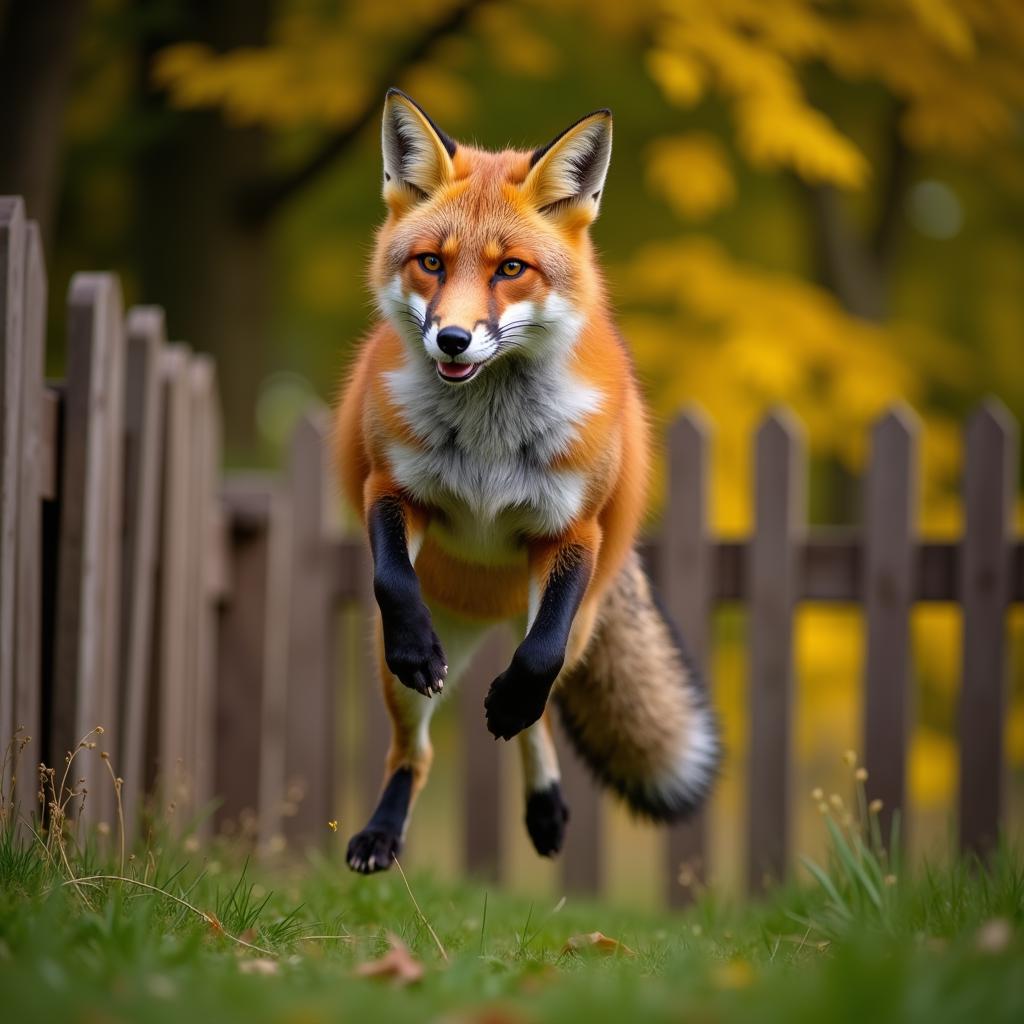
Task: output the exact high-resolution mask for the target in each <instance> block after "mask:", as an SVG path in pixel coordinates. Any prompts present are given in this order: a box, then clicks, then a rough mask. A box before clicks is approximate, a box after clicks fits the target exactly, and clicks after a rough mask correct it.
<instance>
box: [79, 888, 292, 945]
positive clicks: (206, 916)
mask: <svg viewBox="0 0 1024 1024" xmlns="http://www.w3.org/2000/svg"><path fill="white" fill-rule="evenodd" d="M88 882H124V883H126V884H128V885H137V886H138V887H139V888H140V889H148V890H149V891H150V892H155V893H159V894H160V895H161V896H166V897H167V898H168V899H169V900H173V901H174V902H175V903H177V904H179V905H180V906H183V907H186V908H187V909H188V910H191V911H192V913H193V914H195V915H196V916H197V917H201V918H202V919H203V920H204V921H205V922H206V923H207V924H208V925H209V926H210V928H211V929H212V930H213V931H214V932H215V933H216V934H218V935H223V936H224V938H226V939H230V940H231V941H232V942H235V943H237V944H238V945H239V946H244V947H245V948H246V949H251V950H253V951H254V952H256V953H262V954H263V955H264V956H277V954H276V953H275V952H274V951H273V950H272V949H264V948H263V947H262V946H257V945H255V944H254V943H252V942H246V941H245V939H240V938H239V937H238V936H237V935H232V934H231V932H229V931H226V930H225V929H224V926H223V925H222V924H221V923H220V921H219V920H218V919H217V915H216V914H214V913H212V912H211V911H208V910H200V909H199V907H197V906H194V905H193V904H191V903H189V902H188V900H183V899H182V898H181V897H180V896H175V895H174V893H173V892H168V891H167V890H166V889H161V888H160V886H158V885H150V884H149V882H143V881H141V880H140V879H138V878H126V877H124V876H123V875H88V876H86V877H85V878H69V879H68V880H67V881H66V882H61V886H62V887H63V886H65V885H82V884H85V883H88Z"/></svg>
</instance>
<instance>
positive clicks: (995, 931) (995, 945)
mask: <svg viewBox="0 0 1024 1024" xmlns="http://www.w3.org/2000/svg"><path fill="white" fill-rule="evenodd" d="M1012 938H1013V926H1012V925H1011V924H1010V922H1009V921H1007V920H1006V918H1005V917H994V918H992V920H991V921H986V922H985V923H984V924H983V925H982V926H981V927H980V928H979V929H978V933H977V935H975V937H974V944H975V946H977V947H978V949H980V950H981V952H982V953H1002V952H1003V950H1004V949H1006V947H1007V946H1008V945H1009V944H1010V940H1011V939H1012Z"/></svg>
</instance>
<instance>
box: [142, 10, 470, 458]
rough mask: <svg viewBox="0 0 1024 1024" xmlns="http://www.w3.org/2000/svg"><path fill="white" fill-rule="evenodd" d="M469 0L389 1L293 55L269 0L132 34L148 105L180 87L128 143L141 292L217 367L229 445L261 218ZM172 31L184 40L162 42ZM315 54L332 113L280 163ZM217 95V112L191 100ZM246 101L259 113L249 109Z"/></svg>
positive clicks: (248, 415)
mask: <svg viewBox="0 0 1024 1024" xmlns="http://www.w3.org/2000/svg"><path fill="white" fill-rule="evenodd" d="M478 2H479V0H468V2H462V3H459V4H455V5H453V6H451V7H450V9H447V10H442V12H441V13H440V15H438V16H436V17H434V16H432V13H431V16H428V17H420V18H410V17H409V16H408V15H407V14H406V13H404V12H403V11H402V10H401V9H399V8H396V9H394V10H393V11H392V12H391V13H390V15H389V17H387V18H383V19H371V24H363V23H361V22H360V19H358V18H356V19H352V20H350V21H349V22H347V23H346V27H345V31H344V46H343V47H341V48H335V49H334V50H330V49H328V52H327V53H326V54H324V53H323V52H322V50H320V49H318V47H322V43H323V41H322V40H321V41H320V42H319V43H316V45H311V46H310V47H309V48H308V49H306V50H305V52H304V53H300V52H299V50H298V48H296V47H295V40H294V35H295V31H296V29H295V26H294V24H293V22H294V20H295V19H296V18H300V15H299V14H296V13H295V11H294V10H293V8H292V5H288V4H272V3H270V0H255V2H250V0H219V2H218V3H208V2H203V0H181V2H179V3H178V4H177V5H176V16H175V17H174V18H173V19H170V20H169V21H168V20H165V21H163V22H159V23H156V24H155V25H154V26H153V30H152V31H150V32H148V33H147V34H146V35H145V36H144V38H143V41H142V53H143V59H142V61H141V64H140V74H141V78H142V83H141V84H142V90H143V95H144V96H145V98H146V99H145V102H146V104H147V106H148V107H149V109H150V111H151V112H153V113H154V114H155V113H157V112H159V111H161V110H162V109H163V107H164V102H163V93H162V88H163V86H165V85H167V84H169V83H177V84H178V86H179V87H180V88H181V90H182V92H181V94H180V95H176V99H177V102H176V104H175V106H176V107H177V108H178V109H177V110H175V111H173V112H171V113H170V116H168V117H166V118H165V119H164V128H163V130H162V131H161V132H160V133H159V134H158V135H157V137H156V139H155V140H154V142H153V144H151V145H148V146H146V147H145V148H143V149H142V150H141V151H140V153H139V178H138V181H139V187H138V192H137V196H138V209H139V214H138V216H137V218H136V224H137V228H138V232H139V233H138V252H139V255H140V261H139V269H140V272H141V277H142V280H141V285H142V290H143V293H144V294H147V295H153V296H159V297H160V301H161V302H162V303H163V304H164V305H165V306H166V307H167V310H168V317H169V322H170V323H171V324H173V325H174V329H175V330H176V331H180V332H181V333H182V335H183V336H184V337H186V338H188V339H189V340H190V341H191V342H193V343H194V344H196V345H198V346H199V347H200V348H203V349H205V350H207V351H212V352H214V353H216V354H217V355H218V356H219V357H220V359H221V365H222V366H224V367H225V368H230V370H229V371H226V372H224V373H222V377H221V383H220V386H221V394H222V400H223V403H224V414H225V423H226V427H227V432H228V441H229V444H231V445H232V446H233V448H234V449H235V450H236V452H239V451H241V452H251V451H252V449H253V447H254V443H255V437H254V432H255V421H254V409H255V407H256V398H257V393H258V389H259V385H260V382H261V381H262V380H263V378H264V377H265V376H266V373H267V369H268V340H269V336H270V330H271V323H272V308H273V287H272V283H273V275H272V274H271V253H270V242H271V238H270V234H269V232H270V228H271V227H272V222H273V218H274V215H275V214H276V213H277V212H278V211H279V210H280V208H281V206H282V204H283V203H285V202H286V201H287V200H288V199H289V198H290V197H292V196H293V195H294V194H296V193H297V192H299V191H301V190H302V189H303V188H304V187H305V186H306V185H307V184H308V183H309V182H311V181H312V180H313V179H314V178H315V177H316V176H317V175H318V174H319V173H320V171H321V170H323V169H324V168H325V167H327V166H329V165H330V164H331V163H332V162H333V161H335V160H337V159H338V158H340V157H342V156H343V155H344V154H345V153H346V152H347V151H348V149H349V148H350V147H351V146H352V144H353V142H354V141H355V140H356V139H357V138H359V137H360V135H361V132H362V129H363V128H364V127H365V126H366V125H367V124H368V123H369V122H370V121H372V120H375V119H376V117H377V116H378V113H379V109H378V108H379V106H380V96H381V95H382V94H383V92H384V90H385V89H386V88H387V86H388V85H389V84H391V83H392V82H393V81H395V80H399V79H400V78H401V77H402V75H403V73H404V71H405V69H406V68H407V67H408V66H410V65H412V64H414V63H415V62H416V61H417V60H420V59H422V58H424V57H426V56H428V55H429V54H430V51H431V49H432V48H433V47H434V46H435V44H436V43H437V42H438V41H439V40H441V39H443V38H444V37H446V36H447V35H449V34H451V33H455V32H458V31H459V30H460V29H461V27H462V25H463V23H464V21H465V19H466V17H467V15H468V14H469V12H470V11H471V10H472V9H473V8H474V7H476V6H477V5H478ZM299 6H300V7H301V5H299ZM300 20H301V18H300ZM314 24H315V22H314ZM182 37H184V38H187V39H189V42H188V43H185V44H182V43H177V44H172V42H171V41H172V40H173V39H181V38H182ZM328 38H329V39H333V38H337V37H336V36H331V35H328ZM304 42H307V43H310V44H313V43H315V42H316V41H315V40H314V39H306V40H304ZM283 53H288V54H289V57H290V58H294V60H295V62H296V66H295V67H293V66H291V65H290V63H289V61H285V60H283V59H282V54H283ZM318 58H319V61H320V63H319V64H318V67H319V71H320V75H321V77H320V78H316V77H314V78H313V79H312V80H313V82H315V83H317V82H318V83H319V85H318V88H319V91H320V93H321V95H324V96H326V97H327V106H328V108H330V107H331V106H332V105H333V107H334V108H336V109H337V111H338V113H339V114H340V115H341V116H339V117H336V118H335V119H334V120H333V121H328V122H327V123H328V125H329V126H330V127H331V128H332V129H333V131H331V132H330V133H329V134H327V136H326V137H325V138H320V139H317V140H316V144H315V145H312V146H311V147H309V150H308V152H305V153H303V154H302V156H301V158H300V159H298V160H296V161H292V162H290V163H289V164H288V165H287V166H283V167H282V166H280V161H279V160H278V159H275V150H274V141H275V135H274V132H275V130H278V129H280V128H281V127H283V126H291V127H293V128H294V127H296V126H299V127H301V126H302V122H303V121H304V120H305V118H306V112H305V111H304V110H303V109H302V105H301V101H300V102H298V103H297V102H296V98H297V97H299V96H301V95H302V82H303V80H304V79H305V80H308V79H309V75H308V71H309V62H313V64H315V65H317V63H318ZM282 69H285V70H287V73H286V74H285V75H284V77H282V76H281V74H280V72H281V70H282ZM297 69H301V71H299V70H297ZM217 103H223V116H220V114H219V113H217V112H210V111H206V110H201V109H197V108H202V107H209V106H213V105H215V104H217ZM256 110H260V111H262V112H264V114H265V115H266V116H262V117H253V116H252V113H253V112H254V111H256ZM282 115H283V116H282Z"/></svg>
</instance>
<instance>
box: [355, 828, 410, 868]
mask: <svg viewBox="0 0 1024 1024" xmlns="http://www.w3.org/2000/svg"><path fill="white" fill-rule="evenodd" d="M401 846H402V839H401V836H398V835H396V834H395V833H394V832H390V831H387V830H385V829H375V828H366V829H363V831H362V832H357V833H356V834H355V835H354V836H353V837H352V838H351V839H350V840H349V843H348V853H347V854H346V855H345V859H346V861H347V862H348V866H349V867H350V868H351V869H352V870H353V871H358V872H359V873H360V874H362V875H372V874H373V873H374V872H375V871H387V869H388V868H390V867H391V862H392V861H393V860H394V859H395V857H396V856H397V855H398V854H399V852H400V851H401Z"/></svg>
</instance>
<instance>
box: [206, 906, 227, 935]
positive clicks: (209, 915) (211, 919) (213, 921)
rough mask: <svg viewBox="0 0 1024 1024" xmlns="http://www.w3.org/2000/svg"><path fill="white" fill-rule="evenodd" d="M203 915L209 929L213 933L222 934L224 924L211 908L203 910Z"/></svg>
mask: <svg viewBox="0 0 1024 1024" xmlns="http://www.w3.org/2000/svg"><path fill="white" fill-rule="evenodd" d="M203 917H205V918H206V923H207V924H208V925H209V926H210V930H211V931H212V932H213V933H214V935H223V934H224V925H222V924H221V923H220V920H219V919H218V917H217V915H216V914H215V913H214V912H213V911H212V910H204V911H203Z"/></svg>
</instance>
